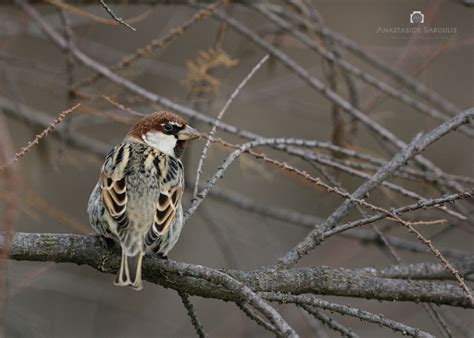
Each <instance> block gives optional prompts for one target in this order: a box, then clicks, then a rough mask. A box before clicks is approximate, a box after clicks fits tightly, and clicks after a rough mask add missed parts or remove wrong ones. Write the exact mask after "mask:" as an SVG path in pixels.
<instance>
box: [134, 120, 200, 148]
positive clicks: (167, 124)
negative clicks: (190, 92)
mask: <svg viewBox="0 0 474 338" xmlns="http://www.w3.org/2000/svg"><path fill="white" fill-rule="evenodd" d="M127 137H130V138H133V139H135V140H137V141H139V142H144V143H145V144H147V145H149V146H151V147H154V148H156V149H158V150H159V151H161V152H163V153H165V154H168V155H172V156H177V157H179V156H180V155H181V154H182V152H183V151H184V145H185V142H186V141H187V140H193V139H196V138H199V137H200V134H199V133H198V132H197V131H196V130H195V129H194V128H192V127H190V126H189V125H188V124H187V123H186V120H184V119H183V118H182V117H181V116H178V115H176V114H173V113H170V112H164V111H162V112H157V113H153V114H150V115H147V116H145V117H143V118H142V119H140V120H138V121H137V122H136V123H135V125H134V126H133V127H132V129H131V130H130V132H129V133H128V135H127Z"/></svg>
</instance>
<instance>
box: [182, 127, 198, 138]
mask: <svg viewBox="0 0 474 338" xmlns="http://www.w3.org/2000/svg"><path fill="white" fill-rule="evenodd" d="M200 137H201V134H200V133H199V132H198V131H197V130H196V129H194V128H191V127H190V126H186V127H185V128H184V129H183V130H180V131H179V132H178V140H181V141H187V140H194V139H196V138H200Z"/></svg>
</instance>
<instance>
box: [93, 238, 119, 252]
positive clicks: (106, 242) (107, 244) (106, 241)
mask: <svg viewBox="0 0 474 338" xmlns="http://www.w3.org/2000/svg"><path fill="white" fill-rule="evenodd" d="M97 237H98V238H99V240H100V241H101V243H102V246H103V247H104V248H106V249H107V250H109V251H110V250H113V249H114V248H115V246H116V244H115V241H114V240H113V239H112V238H108V237H105V236H102V235H99V234H97Z"/></svg>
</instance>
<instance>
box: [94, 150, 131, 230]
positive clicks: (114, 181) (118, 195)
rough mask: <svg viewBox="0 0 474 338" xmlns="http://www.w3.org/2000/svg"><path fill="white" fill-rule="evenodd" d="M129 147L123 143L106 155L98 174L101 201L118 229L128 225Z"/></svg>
mask: <svg viewBox="0 0 474 338" xmlns="http://www.w3.org/2000/svg"><path fill="white" fill-rule="evenodd" d="M129 159H130V147H129V145H128V144H126V143H123V144H121V145H119V146H116V147H115V148H114V149H112V151H111V152H110V153H109V154H108V155H107V157H106V159H105V162H104V165H103V166H102V171H101V174H100V187H101V191H102V201H103V203H104V207H105V209H106V210H107V211H108V212H109V214H110V216H111V217H112V218H113V219H114V220H115V221H116V222H117V224H118V228H119V229H124V228H126V227H127V225H128V218H127V201H128V197H127V175H126V172H127V171H126V168H127V164H128V161H129Z"/></svg>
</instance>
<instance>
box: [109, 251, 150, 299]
mask: <svg viewBox="0 0 474 338" xmlns="http://www.w3.org/2000/svg"><path fill="white" fill-rule="evenodd" d="M142 259H143V253H142V252H138V253H137V254H136V255H134V256H127V254H126V253H125V252H124V250H123V249H122V261H121V263H120V269H119V271H118V272H117V277H116V278H115V282H114V284H115V285H118V286H130V287H131V288H132V289H134V290H137V291H140V290H141V289H142V288H143V284H142Z"/></svg>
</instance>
